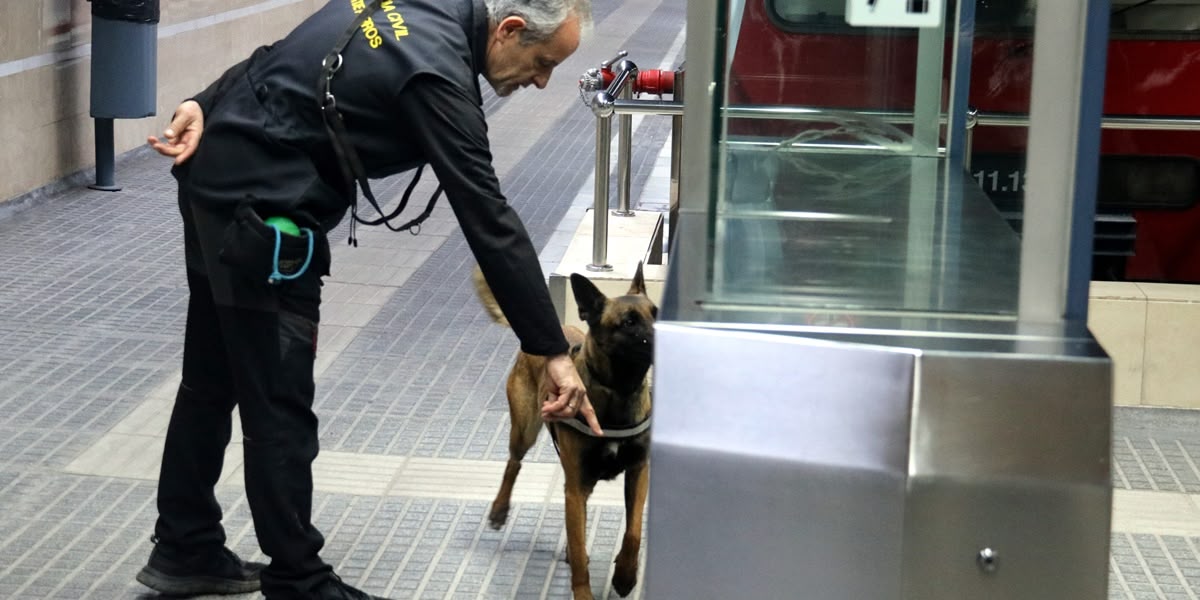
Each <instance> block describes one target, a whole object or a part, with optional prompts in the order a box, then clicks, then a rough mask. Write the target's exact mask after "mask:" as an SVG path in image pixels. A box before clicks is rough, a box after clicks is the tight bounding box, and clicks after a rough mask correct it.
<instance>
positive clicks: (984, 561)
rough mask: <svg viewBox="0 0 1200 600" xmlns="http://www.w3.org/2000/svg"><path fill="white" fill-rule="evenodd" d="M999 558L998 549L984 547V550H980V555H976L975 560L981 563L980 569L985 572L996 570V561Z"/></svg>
mask: <svg viewBox="0 0 1200 600" xmlns="http://www.w3.org/2000/svg"><path fill="white" fill-rule="evenodd" d="M998 560H999V556H997V555H996V551H995V550H992V549H991V548H984V549H983V550H980V551H979V554H978V555H976V556H975V562H977V563H979V569H980V570H981V571H983V572H984V573H994V572H996V562H997V561H998Z"/></svg>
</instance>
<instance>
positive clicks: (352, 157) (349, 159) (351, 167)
mask: <svg viewBox="0 0 1200 600" xmlns="http://www.w3.org/2000/svg"><path fill="white" fill-rule="evenodd" d="M383 2H384V0H373V1H372V2H371V4H369V5H368V6H367V7H366V8H365V9H363V11H362V12H360V13H358V18H357V19H355V21H354V23H353V24H352V25H351V26H350V27H349V28H347V29H346V31H345V32H344V33H343V34H342V36H341V37H339V38H338V41H337V43H336V44H334V46H333V49H332V50H330V51H329V54H326V55H325V58H324V60H322V61H321V78H320V80H319V81H318V82H317V95H318V96H319V98H320V100H319V102H320V105H321V114H322V116H323V117H324V119H323V121H324V123H325V131H326V132H327V133H328V134H329V138H330V140H331V141H332V143H333V151H334V154H336V155H337V159H338V167H339V168H340V169H341V171H342V177H343V178H344V179H345V182H346V188H347V189H348V190H349V191H350V192H351V193H352V195H353V196H354V200H352V201H351V204H350V215H351V218H350V239H349V242H350V244H351V245H354V246H357V245H358V238H357V237H356V236H355V233H354V230H355V224H356V223H362V224H364V225H379V224H381V223H382V224H384V225H386V226H387V228H388V229H391V230H392V231H411V232H412V234H413V235H417V234H419V233H420V232H421V223H423V222H425V220H426V219H428V218H429V216H430V215H431V214H433V207H434V204H436V203H437V200H438V198H439V197H441V195H442V186H440V185H439V186H438V188H437V190H436V191H435V192H434V193H433V196H432V197H431V198H430V199H429V203H428V204H427V205H426V206H425V210H424V211H422V212H421V214H419V215H417V217H416V218H414V219H412V220H410V221H408V222H407V223H405V224H403V225H400V226H399V227H397V226H394V225H392V223H391V220H392V219H394V218H396V217H397V216H399V215H400V212H401V211H403V210H404V209H405V207H407V206H408V199H409V196H410V195H411V194H412V191H413V189H414V188H415V187H416V185H417V182H418V181H420V179H421V173H422V171H423V170H424V166H423V165H422V167H421V168H419V169H418V170H417V174H416V176H414V177H413V180H412V182H410V183H409V185H408V189H406V190H405V192H404V196H403V197H402V198H401V200H400V205H399V207H398V208H396V210H394V211H392V213H391V214H385V213H384V211H383V208H381V207H380V205H379V202H378V201H377V200H376V199H375V194H374V193H373V192H372V191H371V185H370V183H369V181H368V179H367V171H366V169H365V168H364V167H363V164H362V160H361V159H359V157H358V152H357V151H356V150H355V149H354V145H353V144H351V143H350V134H349V132H347V131H346V124H345V121H344V120H343V119H342V114H341V113H340V112H338V110H337V98H336V97H334V95H333V87H332V86H333V76H334V75H335V74H336V73H337V72H338V71H339V70H340V69H341V68H342V51H343V50H345V49H346V45H347V44H349V43H350V40H351V39H353V37H354V35H355V33H357V32H358V30H359V28H361V27H362V24H363V23H365V22H366V20H367V19H369V18H371V15H373V14H375V13H376V12H379V9H380V8H381V6H382V5H383ZM355 183H357V184H358V187H359V188H361V189H362V192H363V196H365V197H366V198H367V201H368V202H370V203H371V207H372V208H374V209H375V210H376V212H378V213H379V215H380V216H381V218H380V219H376V220H366V219H363V218H361V217H359V216H358V199H357V194H354V193H353V191H354V187H355Z"/></svg>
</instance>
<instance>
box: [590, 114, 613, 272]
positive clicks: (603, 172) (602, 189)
mask: <svg viewBox="0 0 1200 600" xmlns="http://www.w3.org/2000/svg"><path fill="white" fill-rule="evenodd" d="M611 144H612V114H611V113H609V114H606V115H599V114H598V115H596V185H595V188H594V190H595V191H594V194H595V198H593V203H592V263H591V264H589V265H588V266H587V270H589V271H611V270H612V265H610V264H608V161H609V158H610V157H611V156H612V152H611V148H610V145H611Z"/></svg>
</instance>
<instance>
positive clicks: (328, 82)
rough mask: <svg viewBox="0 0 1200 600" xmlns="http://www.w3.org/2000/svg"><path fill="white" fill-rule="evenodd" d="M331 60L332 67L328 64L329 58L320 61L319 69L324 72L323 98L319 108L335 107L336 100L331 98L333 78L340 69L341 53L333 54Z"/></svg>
mask: <svg viewBox="0 0 1200 600" xmlns="http://www.w3.org/2000/svg"><path fill="white" fill-rule="evenodd" d="M332 58H333V64H332V65H330V64H329V60H330V57H329V56H326V57H325V58H324V59H322V60H321V68H322V69H324V70H325V98H324V99H322V101H321V108H330V107H336V106H337V98H334V97H333V76H334V74H336V73H337V72H338V71H340V70H341V68H342V53H341V52H339V53H337V54H334V55H333V56H332Z"/></svg>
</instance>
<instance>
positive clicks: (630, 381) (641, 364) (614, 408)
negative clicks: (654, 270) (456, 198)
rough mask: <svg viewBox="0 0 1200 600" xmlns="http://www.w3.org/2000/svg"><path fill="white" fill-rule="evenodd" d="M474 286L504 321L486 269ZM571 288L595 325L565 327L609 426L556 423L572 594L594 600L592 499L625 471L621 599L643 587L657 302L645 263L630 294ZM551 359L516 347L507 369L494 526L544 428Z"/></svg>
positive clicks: (616, 578) (575, 278)
mask: <svg viewBox="0 0 1200 600" xmlns="http://www.w3.org/2000/svg"><path fill="white" fill-rule="evenodd" d="M475 285H476V290H477V291H478V292H479V297H480V300H481V301H482V302H483V305H484V307H486V308H487V310H488V313H489V314H491V315H492V318H494V319H495V320H496V321H497V322H499V323H506V321H505V320H504V316H503V314H501V312H500V309H499V307H498V306H497V304H496V302H495V299H494V298H493V297H492V293H491V290H489V289H488V287H487V284H486V282H484V280H483V276H482V274H480V273H479V270H478V269H476V270H475ZM571 289H572V290H573V291H574V294H575V301H576V303H577V304H578V305H579V318H580V319H582V320H583V321H585V322H586V323H587V324H588V333H587V334H584V333H583V332H582V331H580V330H579V329H577V328H575V327H563V333H564V334H565V335H566V337H567V341H568V342H569V343H570V344H571V357H572V359H573V360H574V362H575V368H576V370H578V371H579V376H580V378H581V379H582V380H583V383H584V386H585V387H586V388H587V395H588V399H589V400H590V401H591V403H592V406H593V407H594V408H595V410H596V417H597V418H598V419H599V421H600V426H601V427H602V428H603V429H604V432H605V435H604V437H595V436H594V435H593V434H592V433H591V432H590V431H589V429H588V426H587V425H586V424H584V423H583V422H582V421H581V420H578V419H573V420H570V421H562V422H557V423H550V424H549V425H548V427H549V429H550V435H551V437H552V438H553V439H554V441H555V444H556V447H557V449H558V454H559V461H560V462H561V463H562V467H563V473H564V475H565V478H566V485H565V492H566V524H567V560H568V561H569V562H570V564H571V590H572V593H573V594H574V598H575V600H591V599H592V589H591V582H590V579H589V577H588V558H587V499H588V497H589V496H590V495H591V493H592V490H593V489H594V488H595V486H596V482H597V481H600V480H602V479H604V480H608V479H613V478H614V477H616V476H617V475H619V474H621V473H622V472H624V473H625V537H624V539H623V540H622V542H621V551H620V553H619V554H617V559H616V563H617V567H616V572H615V573H614V574H613V579H612V583H613V588H614V589H615V590H616V591H617V593H618V594H620V595H621V596H622V597H623V596H626V595H628V594H629V592H630V591H631V590H632V589H633V586H634V585H636V584H637V568H638V552H639V551H640V549H641V543H642V510H643V508H644V507H645V504H646V492H647V489H648V486H649V481H650V473H649V466H648V464H647V459H648V457H649V456H648V455H649V449H650V430H649V422H650V421H649V419H650V390H649V388H648V386H647V382H646V374H647V372H648V371H649V369H650V364H651V362H652V361H653V358H654V344H653V336H654V319H655V317H657V315H658V308H657V307H655V306H654V303H653V302H651V301H650V298H649V297H648V296H647V295H646V284H645V280H644V279H643V278H642V265H641V263H639V264H638V268H637V274H636V275H634V278H633V284H632V285H631V286H630V287H629V291H628V293H627V294H626V295H624V296H620V297H617V298H608V297H606V296H605V295H604V293H602V292H601V291H600V290H599V289H597V288H596V286H595V285H594V284H593V283H592V282H591V281H589V280H588V279H587V278H586V277H584V276H582V275H578V274H573V275H571ZM544 367H545V358H543V357H540V356H531V355H528V354H525V353H518V355H517V361H516V364H514V365H513V368H512V370H511V371H510V372H509V375H508V385H507V388H506V389H507V392H508V407H509V411H510V416H511V417H512V431H511V432H510V436H509V442H508V466H507V467H506V468H505V469H504V481H503V482H502V483H501V484H500V491H499V492H497V494H496V499H495V501H493V502H492V510H491V513H490V514H489V516H488V522H489V523H490V524H491V526H492V527H493V528H495V529H499V528H500V527H502V526H504V522H505V520H506V519H507V518H508V509H509V499H510V497H511V496H512V490H513V483H514V482H516V479H517V473H519V472H520V471H521V459H522V458H524V456H525V453H526V452H527V451H528V450H529V448H530V447H532V446H533V444H534V442H536V441H537V436H538V433H539V432H540V431H541V429H542V418H541V410H540V407H541V400H542V399H543V398H546V397H547V392H546V386H545V383H544V382H543V381H542V379H543V377H544V373H545V368H544Z"/></svg>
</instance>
